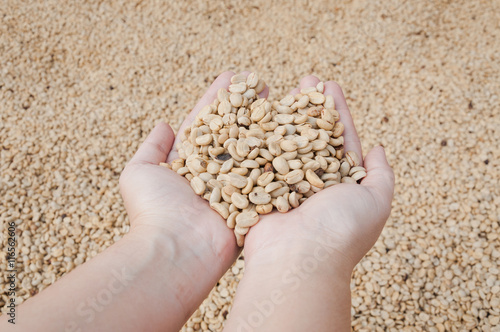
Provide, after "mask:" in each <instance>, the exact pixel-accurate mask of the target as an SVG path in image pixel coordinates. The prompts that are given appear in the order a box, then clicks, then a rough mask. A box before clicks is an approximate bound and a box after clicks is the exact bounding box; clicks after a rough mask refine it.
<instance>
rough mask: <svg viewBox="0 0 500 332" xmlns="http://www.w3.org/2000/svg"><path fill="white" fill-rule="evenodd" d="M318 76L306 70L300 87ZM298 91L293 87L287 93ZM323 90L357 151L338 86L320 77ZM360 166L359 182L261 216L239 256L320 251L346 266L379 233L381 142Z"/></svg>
mask: <svg viewBox="0 0 500 332" xmlns="http://www.w3.org/2000/svg"><path fill="white" fill-rule="evenodd" d="M318 82H319V79H318V78H316V77H315V76H307V77H305V78H303V79H302V80H301V82H300V88H305V87H310V86H316V84H317V83H318ZM298 92H299V89H295V90H293V91H292V92H291V93H292V94H296V93H298ZM324 93H325V94H326V95H332V96H333V98H334V100H335V105H336V109H337V111H338V112H339V113H340V121H341V122H342V123H343V124H344V126H345V130H344V134H343V135H344V147H345V151H355V152H356V153H357V154H358V156H360V157H361V156H362V154H361V144H360V140H359V138H358V135H357V133H356V129H355V127H354V123H353V121H352V117H351V114H350V112H349V109H348V107H347V104H346V101H345V98H344V95H343V93H342V90H341V88H340V87H339V85H338V84H337V83H335V82H331V81H330V82H327V83H325V92H324ZM364 167H365V168H366V170H367V176H366V178H364V179H363V180H362V182H361V184H347V183H341V184H338V185H334V186H332V187H329V188H326V189H324V190H322V191H320V192H318V193H316V194H315V195H313V196H312V197H310V198H308V199H307V200H306V201H305V202H304V203H303V204H302V205H300V206H299V207H298V208H296V209H293V210H291V211H289V212H287V213H285V214H281V213H279V212H273V213H271V214H269V215H265V216H262V217H261V220H260V221H259V223H258V224H257V225H255V226H253V227H252V228H251V229H250V231H249V233H248V234H247V236H246V240H245V259H246V260H247V261H250V260H252V259H253V258H254V257H256V260H258V258H257V257H261V258H263V259H265V260H274V259H287V257H288V258H291V257H292V255H316V254H317V255H319V253H320V252H323V253H324V252H326V253H329V254H330V255H329V258H330V259H331V260H332V261H335V262H338V263H339V264H340V265H341V266H344V267H345V268H346V269H350V270H351V271H352V269H353V268H354V266H355V265H356V264H357V263H358V262H359V260H361V258H362V257H363V256H364V255H365V254H366V253H367V252H368V250H369V249H370V248H371V247H372V246H373V244H374V243H375V241H376V240H377V238H378V236H379V235H380V233H381V231H382V228H383V227H384V224H385V222H386V220H387V218H388V217H389V214H390V211H391V202H392V197H393V191H394V174H393V171H392V169H391V167H390V166H389V164H388V163H387V160H386V156H385V152H384V149H383V147H381V146H377V147H375V148H373V149H372V150H371V151H370V152H369V153H368V155H367V156H366V157H365V159H364ZM283 256H284V257H283Z"/></svg>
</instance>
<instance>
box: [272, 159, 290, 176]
mask: <svg viewBox="0 0 500 332" xmlns="http://www.w3.org/2000/svg"><path fill="white" fill-rule="evenodd" d="M273 167H274V169H275V170H276V171H277V172H278V173H280V174H283V175H284V174H286V173H288V172H289V171H290V167H288V163H287V161H286V159H285V158H283V157H281V156H278V157H276V158H274V160H273Z"/></svg>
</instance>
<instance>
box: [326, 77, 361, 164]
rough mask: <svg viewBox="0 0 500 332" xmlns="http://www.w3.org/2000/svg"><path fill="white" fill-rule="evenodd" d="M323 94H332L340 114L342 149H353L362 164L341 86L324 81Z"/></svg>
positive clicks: (356, 135)
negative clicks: (342, 126) (342, 125)
mask: <svg viewBox="0 0 500 332" xmlns="http://www.w3.org/2000/svg"><path fill="white" fill-rule="evenodd" d="M325 95H331V96H333V100H334V101H335V109H336V110H337V111H338V112H339V114H340V121H341V122H342V123H343V124H344V134H343V136H344V151H346V152H347V151H354V152H356V153H357V155H358V156H359V158H360V160H361V165H363V155H362V151H361V142H360V140H359V137H358V133H357V132H356V128H355V127H354V122H353V121H352V116H351V112H349V108H348V107H347V103H346V101H345V97H344V94H343V93H342V88H341V87H340V86H339V85H338V84H337V83H336V82H333V81H328V82H326V83H325Z"/></svg>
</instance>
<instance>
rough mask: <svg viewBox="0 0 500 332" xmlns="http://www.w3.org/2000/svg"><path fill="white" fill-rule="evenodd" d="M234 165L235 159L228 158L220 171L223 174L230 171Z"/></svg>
mask: <svg viewBox="0 0 500 332" xmlns="http://www.w3.org/2000/svg"><path fill="white" fill-rule="evenodd" d="M233 166H234V159H232V158H231V159H228V160H226V161H225V162H224V163H223V164H222V166H221V168H220V173H221V174H226V173H229V171H230V170H231V169H232V168H233Z"/></svg>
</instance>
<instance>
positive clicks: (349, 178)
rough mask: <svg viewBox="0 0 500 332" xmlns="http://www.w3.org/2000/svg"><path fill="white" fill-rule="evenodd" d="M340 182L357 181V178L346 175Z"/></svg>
mask: <svg viewBox="0 0 500 332" xmlns="http://www.w3.org/2000/svg"><path fill="white" fill-rule="evenodd" d="M340 182H342V183H356V180H354V179H353V178H352V177H350V176H346V177H343V178H342V180H341V181H340Z"/></svg>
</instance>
